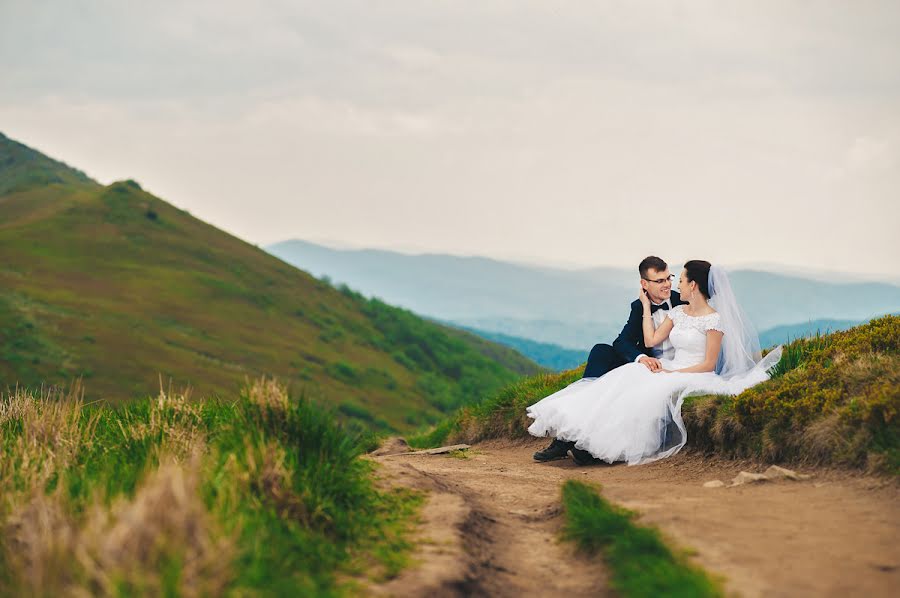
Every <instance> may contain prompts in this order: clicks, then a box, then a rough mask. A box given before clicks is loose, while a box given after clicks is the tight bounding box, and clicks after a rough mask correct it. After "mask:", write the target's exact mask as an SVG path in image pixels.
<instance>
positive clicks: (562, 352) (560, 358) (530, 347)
mask: <svg viewBox="0 0 900 598" xmlns="http://www.w3.org/2000/svg"><path fill="white" fill-rule="evenodd" d="M448 323H449V324H452V322H448ZM460 328H463V329H464V330H468V331H469V332H472V333H474V334H477V335H478V336H480V337H482V338H485V339H487V340H489V341H494V342H496V343H501V344H504V345H507V346H508V347H512V348H513V349H515V350H516V351H518V352H519V353H521V354H522V355H524V356H525V357H528V358H530V359H531V360H532V361H534V362H537V363H538V364H540V365H542V366H544V367H545V368H549V369H551V370H554V371H557V372H560V371H562V370H568V369H571V368H574V367H575V366H578V365H581V364H583V363H584V362H585V361H587V358H588V352H587V351H581V350H578V349H566V348H565V347H560V346H559V345H554V344H552V343H540V342H537V341H533V340H531V339H527V338H521V337H518V336H511V335H508V334H502V333H500V332H489V331H486V330H479V329H477V328H472V327H469V326H460Z"/></svg>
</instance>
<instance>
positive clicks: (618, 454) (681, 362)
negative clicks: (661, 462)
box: [527, 256, 781, 465]
mask: <svg viewBox="0 0 900 598" xmlns="http://www.w3.org/2000/svg"><path fill="white" fill-rule="evenodd" d="M638 270H639V272H640V275H641V289H640V292H639V295H638V299H637V300H635V301H634V302H633V303H632V304H631V314H630V316H629V317H628V322H627V323H626V324H625V327H624V328H623V329H622V332H621V333H620V334H619V337H618V338H617V339H616V340H615V342H614V343H613V344H612V346H610V345H606V344H598V345H594V348H593V349H592V350H591V353H590V355H589V356H588V361H587V365H586V366H585V369H584V374H583V375H582V378H581V379H579V380H576V381H575V382H573V383H572V384H570V385H568V386H567V387H565V388H563V389H562V390H559V391H557V392H555V393H553V394H551V395H550V396H548V397H545V398H543V399H541V400H540V401H539V402H537V403H535V404H534V405H532V406H531V407H529V408H528V409H527V414H528V416H529V417H531V418H533V419H534V422H533V423H532V424H531V425H530V426H529V427H528V432H530V433H531V434H532V435H534V436H553V437H554V439H553V442H552V443H551V444H550V446H548V447H547V448H545V449H544V450H542V451H538V452H537V453H535V454H534V458H535V459H536V460H537V461H552V460H554V459H563V458H566V457H567V456H568V453H569V452H571V453H572V458H573V459H574V460H575V462H576V463H577V464H579V465H586V464H590V463H597V462H601V461H605V462H608V463H612V462H614V461H626V462H627V463H628V464H629V465H636V464H639V463H647V462H649V461H655V460H657V459H661V458H663V457H668V456H670V455H673V454H675V453H677V452H678V451H679V450H681V447H683V446H684V444H685V442H686V441H687V432H686V430H685V427H684V422H683V421H682V419H681V404H682V403H683V401H684V398H685V397H686V396H689V395H699V394H729V395H733V394H738V393H740V392H741V391H743V390H744V389H746V388H749V387H750V386H753V385H754V384H757V383H759V382H762V381H763V380H766V379H768V377H769V371H770V370H771V368H772V367H773V366H775V364H777V363H778V360H779V359H780V358H781V347H780V346H779V347H776V348H775V349H774V350H773V351H771V352H770V353H769V354H768V355H766V357H765V358H761V357H760V347H759V338H758V336H757V335H756V332H755V330H754V329H753V326H752V325H751V324H750V321H749V320H748V319H747V316H746V315H745V314H744V313H743V311H742V310H741V307H740V305H739V304H738V303H737V300H736V299H735V296H734V293H733V292H732V290H731V283H730V282H729V280H728V276H727V275H726V274H725V272H724V270H722V269H721V268H719V267H717V266H712V265H710V263H709V262H706V261H702V260H692V261H689V262H687V263H686V264H685V265H684V269H683V270H682V272H681V276H680V278H679V281H678V291H679V292H675V291H673V290H672V280H673V279H674V278H675V277H674V276H673V275H671V274H670V273H669V267H668V265H667V264H666V263H665V262H664V261H663V260H661V259H660V258H658V257H655V256H650V257H648V258H646V259H644V260H643V261H642V262H641V263H640V265H639V266H638Z"/></svg>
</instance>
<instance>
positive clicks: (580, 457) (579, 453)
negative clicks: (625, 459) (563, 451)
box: [569, 446, 603, 467]
mask: <svg viewBox="0 0 900 598" xmlns="http://www.w3.org/2000/svg"><path fill="white" fill-rule="evenodd" d="M569 450H570V451H572V460H573V461H575V465H578V466H579V467H584V466H585V465H596V464H597V463H603V459H598V458H597V457H595V456H594V455H592V454H590V453H589V452H587V451H585V450H582V449H580V448H575V447H574V446H573V447H572V448H570V449H569Z"/></svg>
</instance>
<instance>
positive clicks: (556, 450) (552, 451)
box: [534, 438, 575, 461]
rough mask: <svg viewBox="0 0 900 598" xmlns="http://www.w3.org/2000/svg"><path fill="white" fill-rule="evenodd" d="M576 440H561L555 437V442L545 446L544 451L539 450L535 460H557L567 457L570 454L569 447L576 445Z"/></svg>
mask: <svg viewBox="0 0 900 598" xmlns="http://www.w3.org/2000/svg"><path fill="white" fill-rule="evenodd" d="M574 446H575V443H574V442H569V441H568V440H560V439H559V438H554V439H553V442H551V443H550V446H548V447H547V448H545V449H544V450H542V451H538V452H536V453H535V454H534V460H535V461H555V460H557V459H565V458H566V457H567V456H568V452H569V449H570V448H572V447H574Z"/></svg>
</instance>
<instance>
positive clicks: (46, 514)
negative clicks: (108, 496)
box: [3, 453, 235, 596]
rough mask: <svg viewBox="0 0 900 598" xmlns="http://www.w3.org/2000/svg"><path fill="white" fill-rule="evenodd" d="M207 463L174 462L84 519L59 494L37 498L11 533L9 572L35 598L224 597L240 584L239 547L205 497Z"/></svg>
mask: <svg viewBox="0 0 900 598" xmlns="http://www.w3.org/2000/svg"><path fill="white" fill-rule="evenodd" d="M200 462H201V459H200V455H199V453H195V454H194V455H192V457H191V459H190V460H189V462H188V463H187V464H186V465H185V464H179V463H176V462H175V461H174V460H173V459H167V460H166V462H165V463H163V464H162V465H160V467H159V468H158V469H157V470H155V471H153V472H152V473H151V474H150V475H149V476H148V477H147V478H146V479H145V481H144V483H143V484H142V485H141V486H140V487H139V488H138V490H137V492H136V493H135V495H134V497H132V498H126V497H124V496H122V497H119V498H118V499H117V500H115V501H114V502H113V504H112V505H111V506H107V505H105V504H104V501H102V500H100V499H99V498H98V499H97V500H95V501H94V503H93V505H92V506H91V507H90V508H89V509H88V511H87V513H86V514H85V515H83V516H82V517H81V518H80V519H76V517H75V516H74V515H72V514H70V513H68V512H67V510H66V508H65V503H64V501H63V500H62V499H61V496H60V495H59V493H55V494H53V495H45V494H43V493H37V494H36V495H34V496H33V497H32V498H31V500H29V501H27V502H26V503H24V504H23V505H22V506H21V507H20V508H18V509H17V510H16V511H15V512H14V513H13V514H12V515H11V516H10V517H9V518H8V519H7V522H6V524H5V525H4V528H3V531H4V536H3V544H4V549H5V552H6V555H7V557H6V560H7V563H6V564H7V568H8V570H9V571H10V572H11V574H12V576H13V578H14V580H15V582H16V585H15V587H17V588H18V590H19V591H25V592H26V593H28V594H31V595H84V596H120V595H122V593H123V591H124V592H125V593H126V594H141V595H163V594H167V593H171V591H172V590H174V591H175V592H176V593H177V595H180V596H209V595H220V594H222V593H223V592H224V589H225V588H226V586H227V585H228V583H229V582H230V581H231V579H232V575H231V571H230V564H231V560H232V557H233V555H234V552H235V551H234V546H233V544H234V543H233V540H232V538H231V537H226V536H225V535H224V534H222V533H221V532H220V531H219V530H218V529H217V527H216V525H215V523H214V521H213V519H212V518H211V516H210V515H209V513H208V512H207V510H206V507H205V505H204V503H203V501H202V499H201V497H200V494H199V485H200V474H199V469H200Z"/></svg>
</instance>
